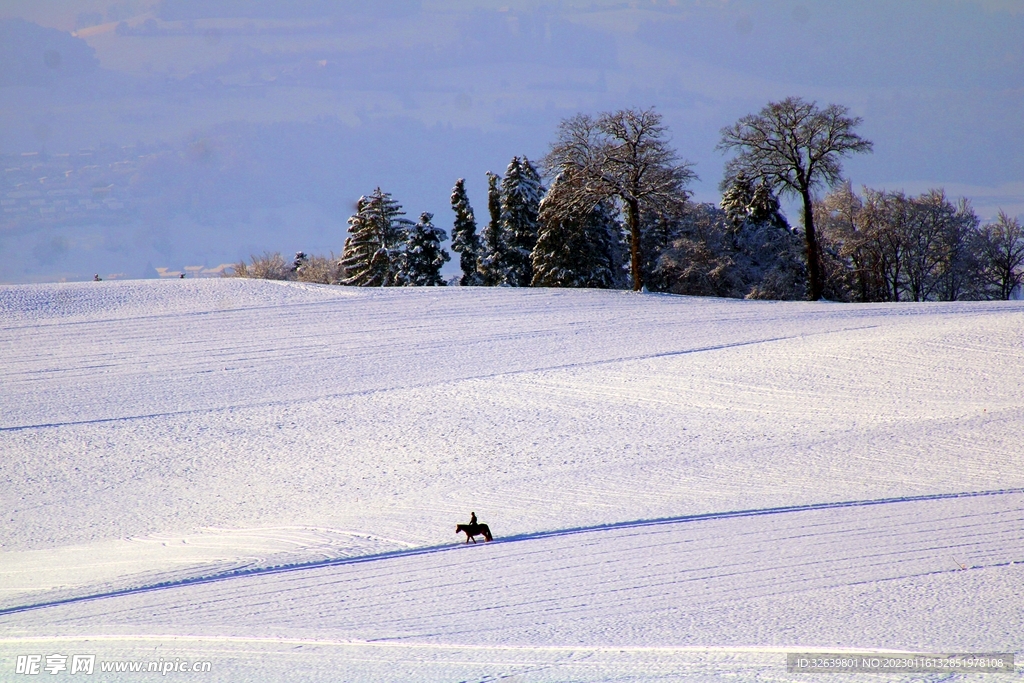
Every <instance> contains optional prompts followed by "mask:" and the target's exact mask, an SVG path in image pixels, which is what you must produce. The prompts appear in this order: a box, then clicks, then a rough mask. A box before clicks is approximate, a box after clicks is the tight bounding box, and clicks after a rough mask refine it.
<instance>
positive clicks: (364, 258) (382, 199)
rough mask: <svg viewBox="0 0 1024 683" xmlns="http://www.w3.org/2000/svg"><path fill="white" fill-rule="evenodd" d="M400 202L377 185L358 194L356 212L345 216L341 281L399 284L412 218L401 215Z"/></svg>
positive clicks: (349, 282) (377, 285)
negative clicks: (350, 215)
mask: <svg viewBox="0 0 1024 683" xmlns="http://www.w3.org/2000/svg"><path fill="white" fill-rule="evenodd" d="M404 215H405V212H404V211H402V205H401V204H399V203H398V202H396V201H395V200H394V199H392V198H391V195H390V194H388V193H387V192H384V191H383V190H381V189H380V188H379V187H378V188H377V189H376V190H374V191H373V192H372V193H371V194H370V196H369V197H360V198H359V201H358V202H357V203H356V213H355V215H353V216H352V217H351V218H349V219H348V225H349V227H348V232H349V236H348V237H347V238H346V239H345V249H344V251H343V252H342V255H341V262H340V265H341V268H342V271H343V273H344V275H343V277H342V280H341V284H343V285H356V286H359V287H393V286H396V285H399V284H401V282H400V281H399V274H400V273H401V271H402V268H403V260H404V257H405V243H406V240H407V239H408V232H409V228H410V227H411V226H412V221H409V220H407V219H405V218H402V216H404Z"/></svg>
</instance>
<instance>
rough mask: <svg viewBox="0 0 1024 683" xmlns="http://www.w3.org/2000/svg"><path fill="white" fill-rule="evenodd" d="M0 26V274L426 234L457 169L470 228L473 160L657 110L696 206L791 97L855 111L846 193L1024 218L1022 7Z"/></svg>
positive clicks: (627, 5)
mask: <svg viewBox="0 0 1024 683" xmlns="http://www.w3.org/2000/svg"><path fill="white" fill-rule="evenodd" d="M19 20H20V21H19ZM0 22H2V23H0V154H2V155H5V156H4V158H3V164H4V166H5V179H4V182H5V183H6V185H5V187H4V188H2V189H3V194H4V197H6V199H5V201H7V202H9V204H5V209H7V208H11V209H12V211H10V212H7V211H5V212H4V213H2V214H0V262H2V263H3V265H0V281H6V282H23V281H31V280H58V279H71V280H73V279H82V278H84V277H91V276H92V274H93V273H94V272H95V273H97V274H98V273H104V274H109V275H115V276H121V277H143V276H156V272H157V271H156V269H157V268H165V271H164V272H165V273H168V272H177V271H180V270H181V269H182V268H184V267H186V266H191V267H193V268H195V267H198V266H204V267H205V268H207V269H214V268H215V267H216V266H217V265H219V264H221V263H225V262H231V261H236V260H238V259H240V258H245V257H247V256H249V255H250V254H258V253H262V252H264V251H281V252H282V253H284V254H285V255H287V256H289V257H290V254H291V253H292V252H294V251H298V250H304V251H307V252H315V253H327V252H329V251H332V250H333V251H335V252H340V250H341V247H342V245H343V243H344V237H345V227H346V223H345V222H346V220H347V218H348V215H349V214H350V213H351V211H352V207H353V206H354V204H355V201H356V199H357V198H358V197H359V196H360V195H362V194H368V193H369V192H371V191H372V190H373V189H374V188H375V187H377V186H380V187H382V188H383V189H384V190H386V191H388V192H391V193H392V194H393V195H394V197H395V199H397V200H398V201H399V202H401V203H402V204H403V206H404V207H405V208H406V211H407V213H408V214H409V215H410V217H411V218H417V217H418V216H419V214H420V213H421V212H430V213H433V214H434V215H435V223H436V224H437V225H439V226H440V227H443V228H446V229H448V228H450V226H451V216H452V214H451V210H450V207H449V202H448V198H449V195H450V192H451V188H452V186H453V185H454V183H455V180H456V179H457V178H460V177H465V178H466V179H467V188H468V190H469V193H470V200H471V202H472V203H473V205H474V207H475V209H476V212H477V214H478V216H482V215H483V214H485V213H486V197H485V191H486V179H485V174H486V172H487V171H494V172H499V173H500V172H502V171H503V170H504V167H505V166H506V165H507V163H508V161H509V159H510V158H511V157H512V156H513V155H524V154H525V155H526V156H528V157H529V158H531V159H539V158H540V157H542V156H543V155H544V154H545V152H546V151H547V149H548V146H549V145H550V143H551V141H552V139H553V138H554V135H555V132H556V129H557V126H558V122H559V121H560V120H562V119H564V118H566V117H569V116H573V115H575V114H577V113H580V112H584V113H591V114H595V113H598V112H602V111H609V110H616V109H620V108H626V107H642V108H647V107H654V108H655V109H656V110H657V111H658V112H660V113H661V114H662V115H663V116H664V121H665V123H666V124H667V126H668V128H669V132H670V135H671V141H672V144H673V146H674V147H675V148H676V150H677V151H678V154H679V156H680V157H681V158H682V159H685V160H688V161H690V162H692V163H693V164H694V170H695V171H696V173H697V175H698V177H699V179H698V180H697V181H696V182H694V183H693V184H692V185H691V190H692V191H693V193H694V198H695V199H697V200H700V201H710V202H717V201H718V200H719V198H720V196H719V193H718V183H719V181H720V180H721V177H722V171H723V165H724V163H725V161H726V157H725V156H724V155H723V153H722V152H720V151H718V150H716V145H717V143H718V141H719V138H720V134H719V131H720V130H721V129H722V128H723V127H724V126H727V125H730V124H731V123H733V122H735V121H736V120H737V119H738V118H739V117H741V116H743V115H745V114H749V113H753V112H756V111H758V110H759V109H760V108H761V107H763V106H764V105H765V104H766V103H767V102H769V101H774V100H779V99H782V98H785V97H788V96H799V97H803V98H804V99H807V100H813V101H816V102H818V103H819V104H821V105H825V104H830V103H837V104H841V105H844V106H846V107H848V108H849V109H850V111H851V112H852V114H854V115H856V116H859V117H861V118H862V119H863V122H862V124H861V125H860V127H859V131H860V133H861V134H862V135H863V136H864V137H866V138H868V139H870V140H872V141H873V142H874V152H873V153H872V154H870V155H863V156H858V157H855V158H851V159H849V160H847V162H846V163H845V172H846V176H847V177H848V178H849V179H850V180H851V181H852V183H853V184H854V186H855V187H860V186H869V187H873V188H885V189H896V190H904V191H906V192H908V193H914V194H916V193H920V192H924V191H926V190H928V189H930V188H935V187H941V188H944V189H945V190H946V192H947V193H948V194H949V195H950V196H952V197H960V196H965V197H967V198H969V199H970V200H971V202H972V204H973V206H974V208H975V210H976V211H977V212H978V214H979V216H980V217H981V218H982V219H983V220H990V219H992V218H993V217H994V216H995V215H996V214H997V213H998V211H1000V210H1004V211H1006V212H1007V213H1009V214H1010V215H1024V155H1022V154H1021V152H1022V150H1024V117H1021V116H1020V112H1021V111H1024V106H1022V105H1024V2H1008V1H997V0H989V1H970V0H927V1H925V0H920V1H907V2H899V3H893V2H880V1H870V0H869V1H867V2H814V3H811V2H791V1H778V2H756V1H753V0H748V1H731V2H711V1H703V2H700V1H695V0H636V1H633V2H611V1H605V0H594V1H589V2H573V1H570V0H565V1H562V2H541V1H535V2H514V1H510V0H502V1H498V2H486V1H480V2H465V1H459V2H456V1H454V0H451V1H449V0H437V1H430V0H424V1H422V2H420V1H417V0H382V1H381V2H375V3H365V2H355V1H354V0H351V1H345V0H339V1H335V2H329V1H328V0H297V1H294V2H242V1H241V0H203V1H200V0H159V1H157V0H121V1H118V2H110V1H108V0H32V1H27V0H7V2H5V3H4V4H3V5H2V6H0ZM4 43H6V45H5V44H4ZM82 150H86V152H82ZM104 150H106V151H104ZM32 154H35V155H36V156H23V155H32ZM59 155H67V156H66V157H65V156H59ZM89 155H92V156H89ZM85 162H89V163H85ZM115 164H120V166H115ZM86 167H95V168H86ZM8 168H11V169H15V170H12V171H8V170H7V169H8ZM40 178H45V180H43V181H40ZM60 178H63V179H62V180H57V181H55V179H60ZM55 182H56V184H55ZM26 188H28V189H35V190H36V191H39V192H40V193H41V194H40V195H39V196H38V197H35V199H33V198H32V197H30V196H27V195H26V196H21V195H24V194H25V190H26ZM73 191H77V192H78V194H73V193H72V192H73ZM11 192H14V193H15V194H18V195H19V196H17V197H11V196H10V194H9V193H11ZM51 192H57V194H51ZM32 201H36V202H37V204H31V202H32ZM60 202H66V203H60ZM76 203H77V204H76ZM68 206H71V207H72V208H74V209H75V211H71V210H68ZM789 206H790V210H789V215H790V217H791V220H792V221H793V222H797V221H796V216H797V213H796V211H795V210H793V208H794V207H793V205H789ZM82 207H85V208H82ZM51 208H52V209H53V211H52V212H49V213H41V214H40V213H39V212H40V211H42V210H43V209H51ZM79 208H81V210H80V211H77V210H78V209H79ZM76 211H77V213H76ZM37 215H38V217H37ZM453 267H454V263H453V264H449V269H451V268H453Z"/></svg>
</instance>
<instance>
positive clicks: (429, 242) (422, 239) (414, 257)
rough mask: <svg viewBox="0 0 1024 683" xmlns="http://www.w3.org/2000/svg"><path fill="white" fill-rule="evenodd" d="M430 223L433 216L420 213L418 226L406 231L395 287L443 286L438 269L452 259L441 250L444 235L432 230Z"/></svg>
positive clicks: (432, 226) (438, 230)
mask: <svg viewBox="0 0 1024 683" xmlns="http://www.w3.org/2000/svg"><path fill="white" fill-rule="evenodd" d="M433 220H434V214H431V213H422V214H420V220H419V222H418V223H416V225H414V226H413V227H412V228H411V229H410V230H409V233H408V242H407V243H406V245H405V258H404V259H403V260H402V265H403V268H402V272H401V273H399V274H398V276H397V278H396V280H397V282H398V283H400V284H402V285H405V286H408V287H437V286H441V285H444V280H442V279H441V268H442V267H443V266H444V264H445V263H447V262H448V261H450V260H451V258H452V257H451V256H449V255H448V252H447V251H445V250H444V249H442V248H441V242H444V241H445V240H446V239H448V235H447V234H445V231H444V230H442V229H441V228H438V227H436V226H435V225H434V224H433V223H432V222H431V221H433Z"/></svg>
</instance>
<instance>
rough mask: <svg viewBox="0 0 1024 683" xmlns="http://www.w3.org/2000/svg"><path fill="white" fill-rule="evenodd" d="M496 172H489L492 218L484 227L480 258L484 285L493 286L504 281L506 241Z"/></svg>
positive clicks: (488, 208) (488, 190)
mask: <svg viewBox="0 0 1024 683" xmlns="http://www.w3.org/2000/svg"><path fill="white" fill-rule="evenodd" d="M500 179H501V178H500V177H499V176H498V175H497V174H496V173H491V172H490V171H488V172H487V211H488V214H489V215H490V220H489V221H488V222H487V227H486V228H484V243H483V245H482V247H483V252H484V254H483V256H482V258H481V259H480V266H479V269H480V278H481V280H482V281H483V284H484V285H487V286H489V287H493V286H495V285H499V284H501V283H502V280H501V271H502V270H503V268H504V264H505V251H506V248H505V241H504V239H503V238H502V234H501V189H500V188H499V187H498V181H499V180H500Z"/></svg>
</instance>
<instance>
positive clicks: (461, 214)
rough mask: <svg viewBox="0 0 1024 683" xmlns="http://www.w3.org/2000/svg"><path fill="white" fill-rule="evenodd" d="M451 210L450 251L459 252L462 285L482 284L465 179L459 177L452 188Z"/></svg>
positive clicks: (471, 211) (474, 228)
mask: <svg viewBox="0 0 1024 683" xmlns="http://www.w3.org/2000/svg"><path fill="white" fill-rule="evenodd" d="M451 201H452V211H454V212H455V223H454V225H453V226H452V251H454V252H455V253H457V254H459V266H460V267H461V268H462V279H461V280H459V284H461V285H462V286H463V287H468V286H475V285H482V284H483V283H484V280H483V276H482V275H481V274H480V272H479V269H480V249H481V245H480V237H479V236H478V235H477V234H476V217H475V216H474V215H473V207H471V206H470V205H469V197H467V196H466V181H465V180H464V179H463V178H459V179H458V180H457V181H456V182H455V187H454V188H453V189H452V200H451Z"/></svg>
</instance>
